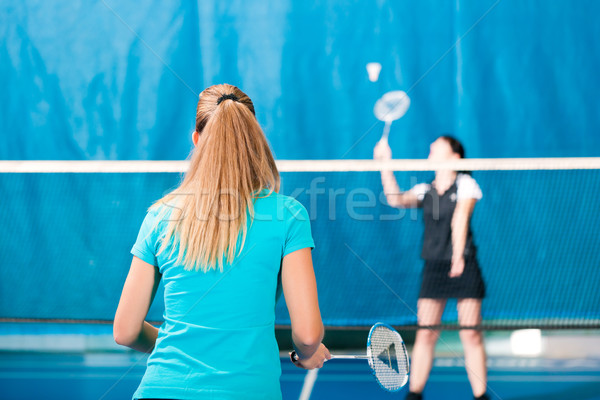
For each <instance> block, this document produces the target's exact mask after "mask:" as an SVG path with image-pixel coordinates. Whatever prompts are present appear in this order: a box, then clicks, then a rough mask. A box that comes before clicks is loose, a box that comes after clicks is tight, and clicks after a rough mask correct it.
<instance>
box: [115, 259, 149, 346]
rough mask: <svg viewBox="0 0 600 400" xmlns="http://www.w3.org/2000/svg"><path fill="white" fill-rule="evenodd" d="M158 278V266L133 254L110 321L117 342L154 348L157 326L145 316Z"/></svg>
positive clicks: (124, 344)
mask: <svg viewBox="0 0 600 400" xmlns="http://www.w3.org/2000/svg"><path fill="white" fill-rule="evenodd" d="M159 282H160V273H159V272H158V268H156V267H155V266H153V265H150V264H148V263H146V262H144V261H142V260H140V259H139V258H137V257H133V260H132V262H131V268H130V269H129V274H128V275H127V279H126V280H125V285H124V286H123V292H122V293H121V300H120V301H119V306H118V307H117V313H116V315H115V321H114V325H113V336H114V338H115V341H116V342H117V343H118V344H120V345H123V346H127V347H131V348H132V349H134V350H138V351H141V352H144V353H150V352H151V351H152V349H154V345H155V343H156V338H157V337H158V328H156V327H154V326H152V325H151V324H149V323H148V322H146V321H145V318H146V315H147V314H148V309H149V308H150V305H151V304H152V300H153V299H154V295H155V294H156V289H157V288H158V283H159Z"/></svg>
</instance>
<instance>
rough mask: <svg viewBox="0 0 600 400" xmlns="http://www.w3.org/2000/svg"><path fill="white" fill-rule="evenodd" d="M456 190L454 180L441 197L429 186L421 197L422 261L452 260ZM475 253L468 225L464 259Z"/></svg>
mask: <svg viewBox="0 0 600 400" xmlns="http://www.w3.org/2000/svg"><path fill="white" fill-rule="evenodd" d="M457 190H458V187H457V185H456V180H455V181H454V183H453V184H452V186H450V188H449V189H448V190H447V191H446V192H445V193H444V194H443V195H441V196H440V195H439V194H438V192H437V190H436V189H435V187H433V185H430V187H429V190H428V191H427V192H426V193H425V195H424V197H423V200H422V202H421V206H422V207H423V221H424V222H425V234H424V238H423V250H422V252H421V257H422V258H423V259H424V260H428V261H434V260H437V261H450V260H452V217H453V216H454V210H455V209H456V199H457ZM476 252H477V249H476V247H475V244H474V242H473V233H472V232H471V225H470V224H469V229H468V232H467V241H466V243H465V251H464V257H465V259H467V258H475V256H476Z"/></svg>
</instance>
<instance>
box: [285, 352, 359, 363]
mask: <svg viewBox="0 0 600 400" xmlns="http://www.w3.org/2000/svg"><path fill="white" fill-rule="evenodd" d="M367 358H369V357H368V356H367V355H365V354H360V355H358V354H332V355H331V359H332V360H333V359H338V360H366V359H367ZM299 359H300V357H298V354H297V353H296V350H292V352H291V353H290V360H291V361H292V363H295V362H296V361H298V360H299ZM325 361H329V360H325Z"/></svg>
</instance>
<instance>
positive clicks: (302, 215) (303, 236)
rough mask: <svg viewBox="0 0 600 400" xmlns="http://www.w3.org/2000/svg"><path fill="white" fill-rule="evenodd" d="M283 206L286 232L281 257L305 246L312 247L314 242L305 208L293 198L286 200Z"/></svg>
mask: <svg viewBox="0 0 600 400" xmlns="http://www.w3.org/2000/svg"><path fill="white" fill-rule="evenodd" d="M284 207H285V210H284V216H285V217H284V218H285V231H286V232H285V242H284V245H283V256H282V257H285V256H286V255H288V254H290V253H293V252H294V251H296V250H300V249H305V248H307V247H310V248H311V249H314V248H315V242H314V241H313V237H312V233H311V231H310V218H309V216H308V212H307V211H306V208H304V206H303V205H302V204H300V202H298V201H297V200H295V199H291V200H290V201H288V202H286V203H285V205H284Z"/></svg>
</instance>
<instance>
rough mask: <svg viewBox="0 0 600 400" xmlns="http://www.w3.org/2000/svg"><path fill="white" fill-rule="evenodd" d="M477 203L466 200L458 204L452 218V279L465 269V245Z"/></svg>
mask: <svg viewBox="0 0 600 400" xmlns="http://www.w3.org/2000/svg"><path fill="white" fill-rule="evenodd" d="M475 203H477V199H465V200H459V201H457V202H456V209H455V210H454V215H453V216H452V267H451V269H450V274H449V276H450V277H451V278H456V277H459V276H461V275H462V273H463V270H464V268H465V259H464V253H465V245H466V243H467V233H468V232H469V222H470V219H471V214H473V209H474V208H475Z"/></svg>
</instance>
